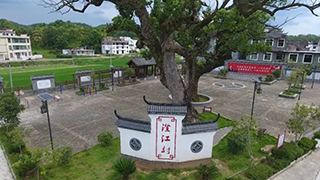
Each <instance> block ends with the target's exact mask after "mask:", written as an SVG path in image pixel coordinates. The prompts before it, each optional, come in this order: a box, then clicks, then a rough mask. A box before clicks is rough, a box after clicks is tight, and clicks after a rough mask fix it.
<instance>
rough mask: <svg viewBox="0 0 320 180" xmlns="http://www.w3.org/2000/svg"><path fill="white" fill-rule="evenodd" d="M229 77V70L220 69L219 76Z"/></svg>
mask: <svg viewBox="0 0 320 180" xmlns="http://www.w3.org/2000/svg"><path fill="white" fill-rule="evenodd" d="M227 75H228V69H220V71H219V76H222V77H227Z"/></svg>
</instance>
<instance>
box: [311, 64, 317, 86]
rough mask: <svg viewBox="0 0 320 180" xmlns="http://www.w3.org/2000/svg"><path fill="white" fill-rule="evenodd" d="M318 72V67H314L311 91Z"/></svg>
mask: <svg viewBox="0 0 320 180" xmlns="http://www.w3.org/2000/svg"><path fill="white" fill-rule="evenodd" d="M316 70H317V67H316V66H314V67H313V73H312V85H311V89H313V84H314V79H315V76H316Z"/></svg>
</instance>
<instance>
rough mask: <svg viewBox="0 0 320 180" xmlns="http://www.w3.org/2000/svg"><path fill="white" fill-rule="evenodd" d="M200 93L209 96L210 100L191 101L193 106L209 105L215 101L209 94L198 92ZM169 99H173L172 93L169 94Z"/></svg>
mask: <svg viewBox="0 0 320 180" xmlns="http://www.w3.org/2000/svg"><path fill="white" fill-rule="evenodd" d="M198 95H201V96H204V97H206V98H208V99H209V100H208V101H205V102H191V104H192V106H207V105H209V104H211V103H212V101H213V98H212V97H211V96H208V95H206V94H202V93H198ZM169 99H170V101H172V96H171V94H169Z"/></svg>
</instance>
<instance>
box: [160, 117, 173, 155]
mask: <svg viewBox="0 0 320 180" xmlns="http://www.w3.org/2000/svg"><path fill="white" fill-rule="evenodd" d="M176 134H177V120H176V119H175V118H174V117H168V116H159V117H158V118H157V120H156V157H157V158H158V159H166V160H173V158H175V157H176Z"/></svg>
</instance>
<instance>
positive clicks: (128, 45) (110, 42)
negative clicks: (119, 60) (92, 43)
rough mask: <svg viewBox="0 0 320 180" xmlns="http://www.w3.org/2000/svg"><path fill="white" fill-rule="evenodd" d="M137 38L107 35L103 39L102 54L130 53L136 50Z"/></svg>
mask: <svg viewBox="0 0 320 180" xmlns="http://www.w3.org/2000/svg"><path fill="white" fill-rule="evenodd" d="M136 42H137V40H132V39H131V38H130V37H120V39H116V38H112V37H107V38H102V39H101V52H102V54H129V53H130V52H133V51H136Z"/></svg>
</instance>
